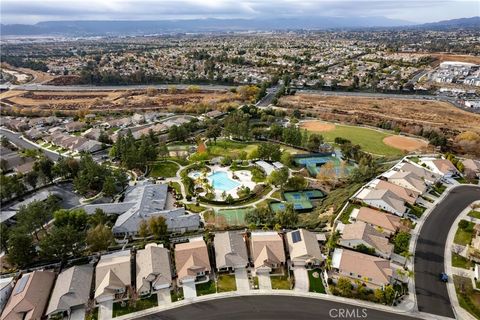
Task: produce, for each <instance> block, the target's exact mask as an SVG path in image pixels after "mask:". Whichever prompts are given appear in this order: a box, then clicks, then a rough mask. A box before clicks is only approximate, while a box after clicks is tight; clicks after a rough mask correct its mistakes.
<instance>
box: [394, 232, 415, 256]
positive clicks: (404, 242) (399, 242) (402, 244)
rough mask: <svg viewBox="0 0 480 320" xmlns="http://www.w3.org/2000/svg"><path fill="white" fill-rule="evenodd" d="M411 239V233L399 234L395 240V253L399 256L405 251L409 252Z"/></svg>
mask: <svg viewBox="0 0 480 320" xmlns="http://www.w3.org/2000/svg"><path fill="white" fill-rule="evenodd" d="M410 237H411V235H410V233H408V232H406V231H400V232H398V233H397V234H396V235H395V237H394V239H393V245H394V252H395V253H397V254H401V253H403V252H405V251H408V247H409V244H410Z"/></svg>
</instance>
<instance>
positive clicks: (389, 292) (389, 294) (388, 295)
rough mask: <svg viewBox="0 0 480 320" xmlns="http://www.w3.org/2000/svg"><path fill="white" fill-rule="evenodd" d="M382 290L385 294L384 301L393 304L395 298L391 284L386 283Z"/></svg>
mask: <svg viewBox="0 0 480 320" xmlns="http://www.w3.org/2000/svg"><path fill="white" fill-rule="evenodd" d="M383 291H384V294H385V303H386V304H388V305H391V304H393V301H394V300H395V289H393V287H392V286H391V285H387V286H385V289H383Z"/></svg>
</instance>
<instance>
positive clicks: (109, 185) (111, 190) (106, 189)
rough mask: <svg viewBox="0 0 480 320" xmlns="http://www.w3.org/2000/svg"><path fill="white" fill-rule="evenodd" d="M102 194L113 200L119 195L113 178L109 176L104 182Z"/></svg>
mask: <svg viewBox="0 0 480 320" xmlns="http://www.w3.org/2000/svg"><path fill="white" fill-rule="evenodd" d="M102 192H103V194H104V195H105V196H107V197H111V198H113V196H114V195H115V194H116V193H117V188H116V186H115V179H114V177H113V176H107V177H106V178H105V181H104V182H103V188H102Z"/></svg>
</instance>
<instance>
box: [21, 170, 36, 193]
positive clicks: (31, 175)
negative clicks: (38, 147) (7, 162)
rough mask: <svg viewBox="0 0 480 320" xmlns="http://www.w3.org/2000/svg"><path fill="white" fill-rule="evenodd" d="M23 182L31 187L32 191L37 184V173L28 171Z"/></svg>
mask: <svg viewBox="0 0 480 320" xmlns="http://www.w3.org/2000/svg"><path fill="white" fill-rule="evenodd" d="M24 179H25V182H26V183H27V184H28V185H29V186H30V187H32V189H35V187H36V186H37V183H38V172H37V171H30V172H28V173H27V174H25V176H24Z"/></svg>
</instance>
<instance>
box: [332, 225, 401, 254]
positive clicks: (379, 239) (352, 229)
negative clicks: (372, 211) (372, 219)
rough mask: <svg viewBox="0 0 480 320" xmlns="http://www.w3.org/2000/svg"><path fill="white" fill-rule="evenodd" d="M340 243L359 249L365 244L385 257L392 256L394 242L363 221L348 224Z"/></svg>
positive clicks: (343, 245)
mask: <svg viewBox="0 0 480 320" xmlns="http://www.w3.org/2000/svg"><path fill="white" fill-rule="evenodd" d="M339 244H340V245H341V246H342V247H346V248H352V249H359V246H364V247H366V248H368V249H371V250H374V253H375V254H376V255H378V256H380V257H382V258H385V259H388V258H390V256H391V255H392V252H393V244H391V243H389V242H388V239H387V238H386V237H385V235H384V234H383V233H381V232H379V231H377V230H376V229H375V228H374V227H372V226H371V225H369V224H366V223H365V222H362V221H357V222H355V223H351V224H346V225H345V227H344V228H343V233H342V237H341V238H340V240H339Z"/></svg>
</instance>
